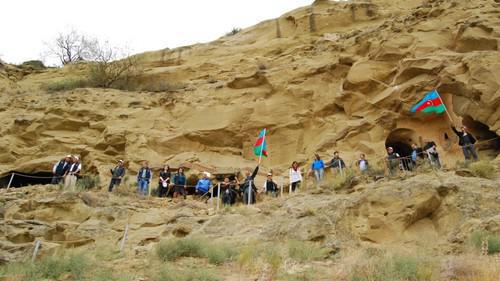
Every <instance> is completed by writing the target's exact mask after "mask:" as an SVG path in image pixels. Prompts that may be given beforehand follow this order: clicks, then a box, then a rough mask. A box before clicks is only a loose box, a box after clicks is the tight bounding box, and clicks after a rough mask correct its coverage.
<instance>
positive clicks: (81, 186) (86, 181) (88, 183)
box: [76, 175, 100, 190]
mask: <svg viewBox="0 0 500 281" xmlns="http://www.w3.org/2000/svg"><path fill="white" fill-rule="evenodd" d="M99 183H100V182H99V177H98V176H96V175H86V176H83V177H81V178H79V179H78V180H77V181H76V187H77V189H78V190H87V189H91V188H95V187H99Z"/></svg>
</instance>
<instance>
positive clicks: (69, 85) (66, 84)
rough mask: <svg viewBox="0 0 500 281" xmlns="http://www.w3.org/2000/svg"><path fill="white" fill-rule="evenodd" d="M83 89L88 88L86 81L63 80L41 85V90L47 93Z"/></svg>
mask: <svg viewBox="0 0 500 281" xmlns="http://www.w3.org/2000/svg"><path fill="white" fill-rule="evenodd" d="M85 87H90V84H89V82H88V80H87V79H65V80H60V81H57V82H52V83H49V84H44V85H42V89H43V90H45V91H47V92H61V91H69V90H74V89H78V88H85Z"/></svg>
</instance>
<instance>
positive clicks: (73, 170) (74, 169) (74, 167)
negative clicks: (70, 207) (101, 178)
mask: <svg viewBox="0 0 500 281" xmlns="http://www.w3.org/2000/svg"><path fill="white" fill-rule="evenodd" d="M72 160H73V161H72V162H73V163H72V164H71V166H69V169H68V171H66V176H65V178H64V188H65V189H70V190H74V189H75V186H76V180H77V176H78V175H79V174H80V171H81V170H82V164H81V163H80V158H79V157H78V156H73V159H72Z"/></svg>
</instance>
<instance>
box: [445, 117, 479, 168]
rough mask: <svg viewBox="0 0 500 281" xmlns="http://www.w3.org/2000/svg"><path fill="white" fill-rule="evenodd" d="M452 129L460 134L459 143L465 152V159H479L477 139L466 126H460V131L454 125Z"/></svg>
mask: <svg viewBox="0 0 500 281" xmlns="http://www.w3.org/2000/svg"><path fill="white" fill-rule="evenodd" d="M451 129H452V130H453V132H455V134H456V135H457V136H458V145H459V146H461V147H462V152H463V153H464V157H465V160H466V161H468V160H471V158H472V159H474V161H477V160H479V157H478V156H477V152H476V148H475V147H474V144H475V143H476V139H475V138H474V136H473V135H471V133H469V132H468V131H467V128H466V127H465V126H462V127H460V131H458V130H457V129H456V128H455V127H454V126H453V125H452V126H451Z"/></svg>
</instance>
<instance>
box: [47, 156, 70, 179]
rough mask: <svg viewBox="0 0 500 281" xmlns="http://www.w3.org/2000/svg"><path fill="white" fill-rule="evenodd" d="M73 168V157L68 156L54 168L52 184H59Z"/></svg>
mask: <svg viewBox="0 0 500 281" xmlns="http://www.w3.org/2000/svg"><path fill="white" fill-rule="evenodd" d="M69 166H71V155H67V156H66V157H64V158H63V159H61V160H60V161H59V162H57V163H56V164H55V165H54V167H53V168H52V174H53V176H52V182H51V183H52V184H58V183H59V182H61V180H62V178H63V177H64V175H65V174H66V172H67V171H68V169H69Z"/></svg>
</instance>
